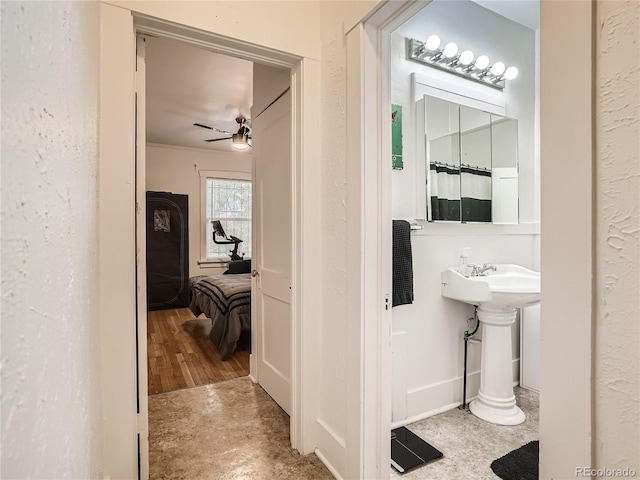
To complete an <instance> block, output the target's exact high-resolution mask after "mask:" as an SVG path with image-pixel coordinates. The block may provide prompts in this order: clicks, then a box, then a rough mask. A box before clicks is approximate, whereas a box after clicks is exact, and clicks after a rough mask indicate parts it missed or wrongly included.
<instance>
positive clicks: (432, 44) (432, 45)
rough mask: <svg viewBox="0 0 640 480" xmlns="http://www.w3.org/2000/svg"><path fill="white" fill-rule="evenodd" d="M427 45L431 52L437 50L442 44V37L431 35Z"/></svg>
mask: <svg viewBox="0 0 640 480" xmlns="http://www.w3.org/2000/svg"><path fill="white" fill-rule="evenodd" d="M425 46H426V47H427V50H429V51H430V52H433V51H435V50H437V49H438V47H439V46H440V37H439V36H438V35H430V36H429V38H427V41H426V42H425Z"/></svg>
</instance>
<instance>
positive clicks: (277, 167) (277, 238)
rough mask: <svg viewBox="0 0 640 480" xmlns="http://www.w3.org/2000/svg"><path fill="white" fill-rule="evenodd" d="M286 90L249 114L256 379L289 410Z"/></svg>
mask: <svg viewBox="0 0 640 480" xmlns="http://www.w3.org/2000/svg"><path fill="white" fill-rule="evenodd" d="M290 109H291V93H290V92H287V93H286V94H284V95H282V96H281V97H280V98H279V99H278V100H277V101H276V102H275V103H273V104H272V105H270V106H269V107H268V108H267V109H266V110H265V111H263V112H262V113H261V114H260V115H258V116H257V118H254V119H252V122H253V124H252V136H253V145H254V147H253V156H254V194H253V195H254V203H253V205H254V208H253V218H254V226H253V228H254V238H255V239H256V242H254V250H255V251H254V253H253V260H254V262H253V269H254V271H253V274H254V283H253V293H254V294H253V297H254V308H253V309H252V312H253V319H252V324H253V329H254V332H255V335H254V337H253V339H254V343H253V355H256V356H257V358H256V363H255V365H256V368H257V372H256V373H257V374H256V375H255V376H256V377H257V379H258V383H259V384H260V385H261V386H262V388H264V389H265V390H266V392H267V393H268V394H269V395H271V397H272V398H273V399H274V400H275V401H276V402H277V403H278V405H280V407H282V409H283V410H284V411H285V412H287V413H288V414H290V411H291V248H292V245H291V237H292V235H291V110H290Z"/></svg>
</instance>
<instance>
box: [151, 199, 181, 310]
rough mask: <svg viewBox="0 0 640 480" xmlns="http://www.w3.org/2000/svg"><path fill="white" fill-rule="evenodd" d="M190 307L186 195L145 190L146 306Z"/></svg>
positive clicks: (156, 308)
mask: <svg viewBox="0 0 640 480" xmlns="http://www.w3.org/2000/svg"><path fill="white" fill-rule="evenodd" d="M188 306H189V196H188V195H180V194H175V193H167V192H147V309H148V310H164V309H168V308H181V307H188Z"/></svg>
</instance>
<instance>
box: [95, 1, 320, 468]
mask: <svg viewBox="0 0 640 480" xmlns="http://www.w3.org/2000/svg"><path fill="white" fill-rule="evenodd" d="M132 13H133V12H131V11H130V10H127V9H123V8H118V7H113V6H111V5H108V4H103V5H102V16H101V23H102V30H103V35H104V36H106V37H108V38H109V39H110V40H109V42H107V43H105V44H103V48H102V50H101V66H102V67H103V68H101V72H102V77H101V78H102V82H101V85H102V88H101V104H102V110H101V122H102V128H101V132H100V133H101V137H100V140H101V142H100V144H101V158H103V159H108V160H105V161H103V162H101V172H100V173H101V175H100V182H101V183H100V187H101V188H100V204H101V208H102V209H103V210H102V211H103V215H102V216H101V232H102V235H101V239H102V247H101V289H102V291H103V292H104V293H103V296H102V299H101V313H102V316H103V318H104V319H105V320H104V322H103V351H102V354H103V358H104V359H105V362H104V365H105V368H104V371H103V378H102V383H103V386H104V391H105V396H104V408H105V416H106V418H109V419H113V420H110V421H109V422H107V424H106V426H105V445H107V451H106V453H105V456H106V457H105V465H107V466H108V467H107V469H108V474H109V475H111V476H112V477H118V478H132V477H134V476H136V475H137V471H138V465H139V464H140V467H141V476H142V477H143V478H144V477H145V468H146V466H145V462H147V461H148V459H147V458H145V454H144V450H145V446H144V443H145V442H144V438H146V435H147V431H146V425H147V410H146V405H145V403H144V399H143V396H142V395H138V390H137V384H138V383H137V382H138V379H139V380H140V382H141V383H142V384H143V385H144V383H146V366H145V365H144V362H141V363H138V361H137V354H136V343H137V344H138V345H139V346H140V351H141V353H143V354H144V353H145V351H144V348H145V347H144V346H143V345H142V344H141V342H140V340H141V339H144V338H145V337H146V332H144V333H145V334H144V335H143V334H142V333H143V332H141V331H139V330H138V329H137V328H136V327H135V325H136V321H135V316H136V310H137V308H138V306H137V303H138V302H137V300H138V298H137V295H136V293H135V292H136V285H138V287H140V288H144V285H143V284H140V283H137V281H136V268H135V265H136V251H135V248H132V246H133V245H136V229H135V218H134V216H133V215H132V212H134V211H136V204H135V191H134V190H135V188H136V185H137V184H138V182H137V181H136V172H135V168H134V166H135V145H134V141H133V137H132V135H131V132H132V131H133V126H134V125H135V121H134V118H135V108H134V107H135V106H134V103H133V102H132V99H133V98H135V33H136V31H138V32H139V33H146V34H151V35H156V36H168V37H171V38H176V39H181V40H185V39H188V40H189V41H190V42H192V43H194V44H198V45H202V46H207V47H208V48H217V49H218V50H220V51H224V52H225V53H227V54H233V55H236V56H239V57H241V58H245V59H249V60H252V61H257V62H260V63H261V64H267V65H272V66H275V67H280V68H287V69H290V71H291V76H290V82H291V97H292V100H291V103H292V111H291V112H292V118H291V131H292V138H291V143H292V146H291V151H292V155H293V165H292V172H291V185H292V191H293V194H292V208H291V210H292V212H291V222H292V252H291V257H292V268H291V271H292V275H291V301H292V307H291V311H292V322H291V350H292V352H291V444H292V446H293V447H294V448H296V449H297V450H299V451H300V452H302V453H310V452H311V451H312V448H313V442H312V441H310V440H309V438H310V436H311V434H312V432H311V431H310V429H305V428H304V426H305V425H311V423H312V421H311V418H312V415H313V413H314V412H313V410H312V409H306V410H303V409H302V408H301V404H302V397H303V393H304V394H305V395H310V396H313V394H314V393H313V388H314V386H313V385H312V384H310V383H305V384H303V382H302V378H303V377H305V375H304V374H305V372H306V370H307V369H309V368H312V367H313V365H314V364H313V361H310V360H309V359H311V358H313V356H314V355H315V354H316V349H315V346H314V342H313V341H312V339H311V336H312V334H313V332H312V330H309V331H304V332H303V331H302V329H301V323H300V322H301V318H303V317H304V318H305V322H313V321H314V318H315V317H316V316H317V310H318V309H317V307H316V305H315V304H316V302H317V300H314V299H313V298H312V299H311V301H306V297H307V296H311V293H310V292H312V291H313V286H314V285H315V284H316V283H317V279H316V278H315V275H314V274H313V272H315V271H317V263H318V259H316V258H311V257H304V258H303V256H302V251H303V249H304V248H310V249H313V247H314V246H315V244H316V243H317V238H318V236H317V232H316V226H315V225H303V222H302V221H301V219H302V217H303V216H304V215H305V213H306V209H307V208H313V204H314V202H313V198H314V194H315V191H314V190H313V189H312V188H309V189H305V190H304V191H303V189H302V185H303V184H305V183H309V181H310V179H315V178H317V177H318V172H317V169H318V168H316V167H315V166H316V165H319V164H320V162H319V161H318V160H317V158H318V156H319V152H318V149H317V137H316V135H315V132H316V131H317V128H318V126H317V124H318V120H317V119H314V118H305V119H304V128H303V114H302V112H303V107H305V108H306V109H310V110H312V108H311V107H310V106H311V105H316V104H317V102H318V95H319V94H318V90H317V88H312V85H311V83H312V82H310V81H309V80H308V79H315V78H318V77H319V74H318V71H319V64H318V62H317V61H314V60H310V59H308V58H306V57H301V56H299V55H294V54H287V53H283V52H281V51H278V50H275V49H270V48H266V47H258V46H256V45H253V44H248V43H246V42H243V41H241V40H234V39H231V38H228V37H220V36H218V35H215V34H211V33H206V32H203V31H200V30H194V29H190V28H187V27H182V26H179V25H176V24H174V23H170V22H167V21H162V20H156V19H152V18H150V17H145V16H139V17H138V16H136V17H135V19H134V17H133V16H132ZM303 77H304V78H305V79H307V80H304V81H303ZM307 116H308V115H307ZM138 128H139V129H140V125H138ZM303 163H305V164H306V163H308V164H309V165H310V166H307V167H305V169H304V170H303V169H302V168H301V165H302V164H303ZM311 183H312V184H313V183H314V182H313V181H311ZM307 197H308V198H307ZM138 208H140V205H139V204H138ZM138 237H139V238H143V237H142V236H141V235H138ZM137 279H138V280H140V279H144V276H143V275H140V272H138V275H137ZM107 319H108V320H107ZM136 338H137V340H136ZM305 345H308V346H306V347H305ZM303 347H304V348H303ZM136 365H137V367H138V368H136ZM136 370H137V372H138V374H137V375H136ZM306 377H307V378H310V377H311V376H310V375H306ZM138 451H140V452H141V453H140V457H139V458H138V455H137V452H138Z"/></svg>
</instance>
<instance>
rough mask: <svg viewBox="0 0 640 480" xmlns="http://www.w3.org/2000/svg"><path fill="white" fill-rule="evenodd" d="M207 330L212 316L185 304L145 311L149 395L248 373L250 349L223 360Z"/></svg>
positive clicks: (206, 383) (209, 328) (240, 349)
mask: <svg viewBox="0 0 640 480" xmlns="http://www.w3.org/2000/svg"><path fill="white" fill-rule="evenodd" d="M210 330H211V320H209V319H208V318H204V317H201V318H195V317H194V315H193V313H191V310H189V309H188V308H179V309H171V310H157V311H155V312H148V313H147V358H148V375H149V395H154V394H156V393H164V392H171V391H173V390H180V389H182V388H188V387H195V386H198V385H208V384H210V383H214V382H219V381H221V380H229V379H232V378H238V377H244V376H246V375H249V354H250V353H251V352H250V351H249V349H248V348H245V349H242V347H239V348H238V350H237V351H236V352H235V353H234V354H233V355H232V357H231V358H230V359H229V360H226V361H224V362H223V361H222V360H221V359H220V353H218V349H217V348H216V346H215V345H214V344H213V342H212V341H211V340H209V338H208V336H207V335H209V331H210Z"/></svg>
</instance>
